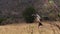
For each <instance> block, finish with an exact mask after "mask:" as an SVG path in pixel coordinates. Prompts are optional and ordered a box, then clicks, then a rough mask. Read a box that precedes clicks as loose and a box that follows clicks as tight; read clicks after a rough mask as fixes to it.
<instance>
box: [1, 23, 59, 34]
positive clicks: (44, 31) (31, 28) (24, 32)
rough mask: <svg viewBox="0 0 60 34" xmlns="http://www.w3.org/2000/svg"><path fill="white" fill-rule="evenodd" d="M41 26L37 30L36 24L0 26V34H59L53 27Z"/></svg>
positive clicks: (48, 24) (44, 24)
mask: <svg viewBox="0 0 60 34" xmlns="http://www.w3.org/2000/svg"><path fill="white" fill-rule="evenodd" d="M55 23H56V22H55ZM42 24H43V26H40V27H39V28H38V26H37V25H38V24H37V23H32V24H11V25H5V26H0V34H60V30H59V29H58V27H56V26H55V25H52V24H50V23H48V22H43V23H42ZM59 24H60V23H59Z"/></svg>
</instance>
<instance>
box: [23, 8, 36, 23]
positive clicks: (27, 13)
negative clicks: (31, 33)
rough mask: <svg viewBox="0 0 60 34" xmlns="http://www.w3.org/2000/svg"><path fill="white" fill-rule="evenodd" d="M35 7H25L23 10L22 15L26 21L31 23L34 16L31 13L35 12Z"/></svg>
mask: <svg viewBox="0 0 60 34" xmlns="http://www.w3.org/2000/svg"><path fill="white" fill-rule="evenodd" d="M35 12H36V11H35V9H34V8H33V7H28V8H26V9H25V11H24V12H23V17H24V19H25V21H26V22H29V23H32V22H34V19H35V18H34V16H32V14H35Z"/></svg>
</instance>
